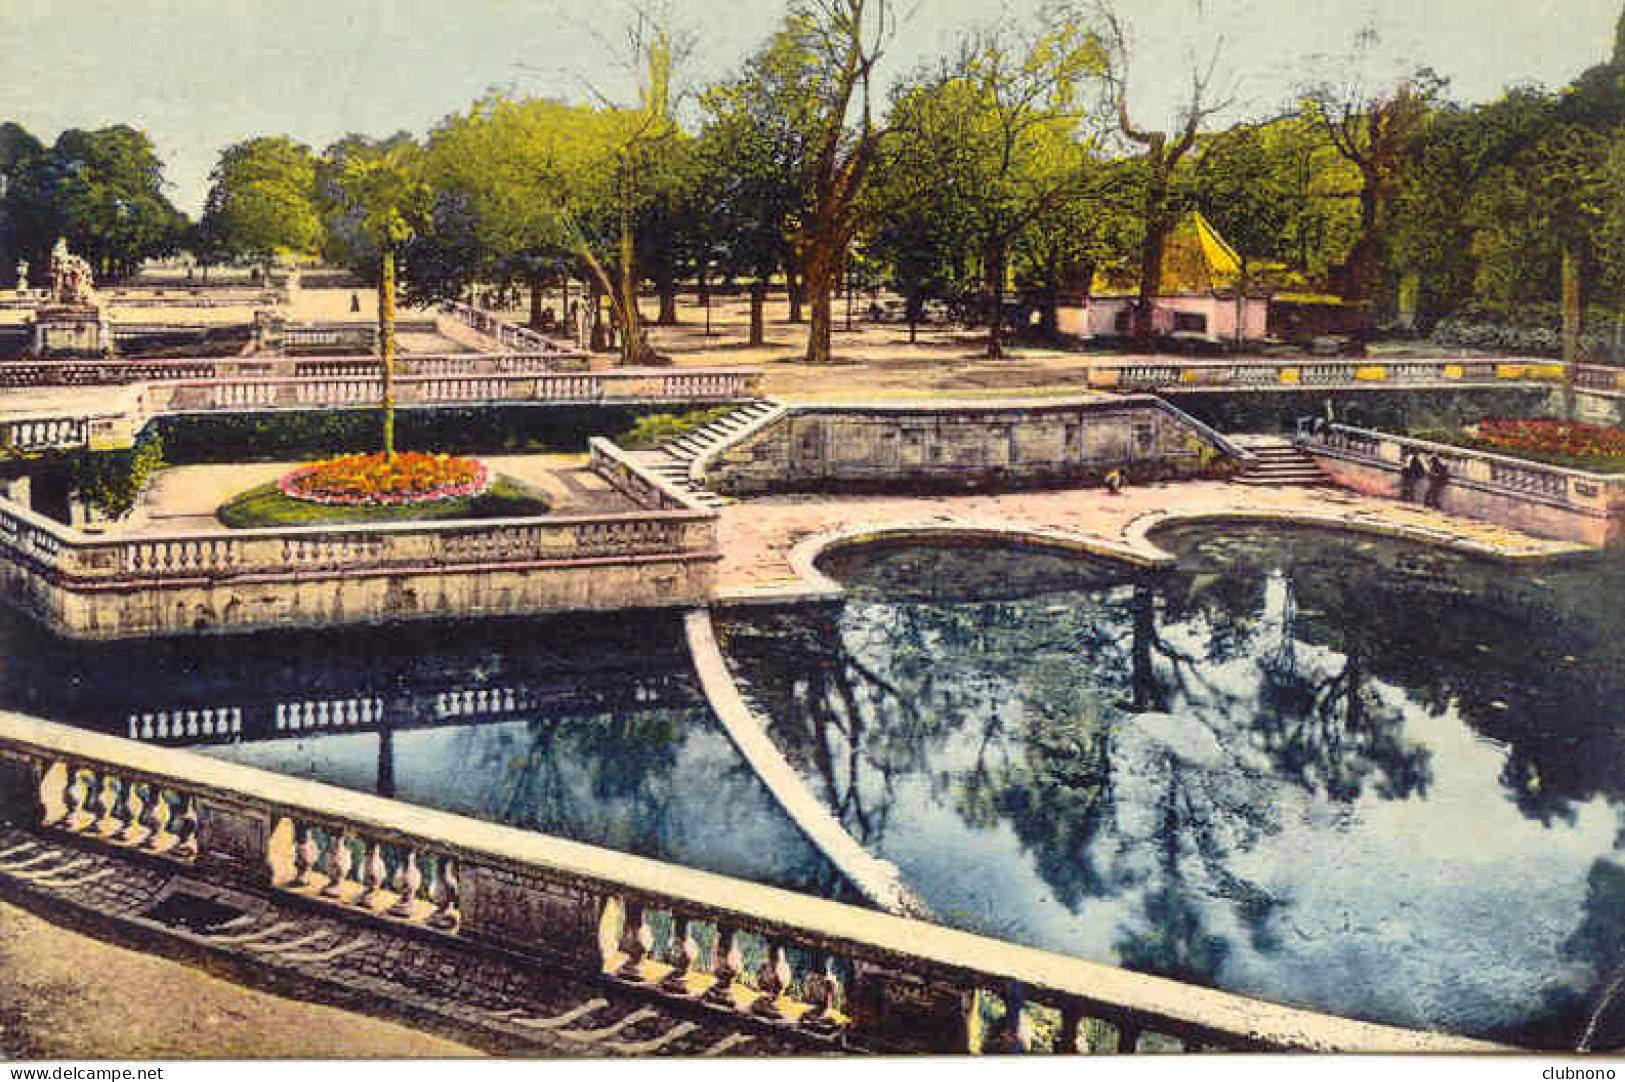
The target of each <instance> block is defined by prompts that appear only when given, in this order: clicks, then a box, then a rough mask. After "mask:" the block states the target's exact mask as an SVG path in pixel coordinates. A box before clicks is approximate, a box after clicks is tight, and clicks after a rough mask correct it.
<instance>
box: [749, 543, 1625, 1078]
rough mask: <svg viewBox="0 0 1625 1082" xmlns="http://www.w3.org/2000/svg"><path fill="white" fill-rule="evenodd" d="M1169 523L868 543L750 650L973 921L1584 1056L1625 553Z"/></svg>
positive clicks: (1622, 666)
mask: <svg viewBox="0 0 1625 1082" xmlns="http://www.w3.org/2000/svg"><path fill="white" fill-rule="evenodd" d="M1156 540H1157V542H1158V544H1160V545H1162V546H1164V547H1166V548H1169V549H1170V550H1172V551H1174V552H1175V553H1177V555H1178V556H1179V565H1178V569H1177V570H1175V571H1172V572H1157V573H1142V572H1131V571H1128V570H1125V569H1123V568H1120V567H1116V566H1110V565H1106V564H1092V563H1088V562H1083V561H1080V560H1078V559H1075V558H1072V557H1065V556H1061V555H1055V554H1046V553H1043V552H1037V551H1033V550H1027V549H1018V548H997V547H995V548H986V547H961V548H952V547H919V546H916V547H895V548H878V549H875V548H871V549H868V550H864V551H856V552H846V553H839V554H835V555H833V556H831V557H829V558H826V560H825V561H824V563H823V564H822V565H821V566H822V567H823V569H824V570H825V571H826V572H828V573H830V574H831V575H833V576H834V577H835V578H837V579H839V580H841V581H842V582H843V583H844V584H846V585H847V587H848V588H849V596H848V600H847V602H846V603H845V605H843V606H838V607H825V608H819V609H817V610H801V611H797V612H794V613H786V612H780V613H775V614H753V615H738V616H732V617H730V618H729V619H728V620H727V621H725V622H724V623H723V624H722V626H721V631H722V635H723V640H724V645H725V649H726V651H727V653H728V656H729V658H730V664H732V665H733V666H734V668H735V671H736V675H737V676H738V677H739V678H740V680H741V683H742V685H743V686H744V687H745V688H746V691H747V694H748V695H749V697H751V698H752V699H753V700H754V702H755V704H756V705H757V707H758V708H759V709H760V711H761V713H762V714H763V715H764V716H765V717H767V718H770V719H772V735H773V737H774V739H775V741H776V742H777V743H778V745H779V746H780V747H781V748H782V749H783V750H784V751H785V753H786V754H787V756H789V757H790V759H791V760H792V762H793V763H794V764H795V765H796V766H797V768H798V769H799V770H800V771H801V772H802V774H803V776H804V777H805V779H806V780H807V782H808V783H809V784H810V785H811V787H812V788H813V790H814V791H815V792H816V793H817V794H818V795H819V796H820V797H821V798H823V799H824V800H825V801H827V802H828V804H829V805H830V806H831V807H832V808H833V809H834V810H835V811H836V812H837V814H839V816H840V817H841V819H842V820H843V822H844V823H845V824H846V826H847V827H848V829H850V830H851V831H852V833H853V834H854V835H855V836H856V837H857V838H858V839H859V840H860V841H862V842H863V843H864V844H865V845H866V846H867V847H868V848H869V849H870V850H871V851H873V852H875V853H877V854H879V855H881V856H884V857H885V858H887V859H889V860H891V861H893V862H894V863H896V864H897V865H898V866H899V868H900V869H901V870H902V872H903V878H904V881H905V882H906V883H907V884H908V885H909V886H911V887H912V888H913V889H914V890H915V891H916V892H917V893H918V894H919V895H920V896H921V897H922V898H923V900H924V901H925V902H926V903H927V904H928V905H929V906H931V907H932V909H933V910H934V911H935V913H936V916H937V918H938V919H940V920H941V921H943V922H944V923H947V924H951V925H955V926H958V927H961V928H965V929H969V930H973V931H977V932H983V933H987V934H991V935H995V936H999V937H1003V938H1007V939H1011V940H1015V941H1018V942H1022V943H1027V944H1031V945H1035V946H1040V947H1045V948H1049V949H1053V950H1057V951H1062V952H1065V953H1067V954H1071V955H1074V956H1077V957H1080V958H1086V959H1092V960H1096V961H1101V962H1108V963H1114V964H1121V965H1125V966H1128V967H1130V968H1133V969H1136V970H1140V971H1144V972H1149V973H1158V974H1164V975H1167V976H1172V977H1176V978H1179V979H1183V980H1188V981H1194V982H1198V983H1201V984H1205V985H1211V986H1216V987H1219V988H1223V989H1226V990H1229V991H1233V992H1237V993H1242V994H1247V995H1253V996H1258V997H1261V998H1264V999H1268V1000H1272V1001H1276V1002H1281V1003H1289V1004H1295V1005H1299V1006H1305V1007H1310V1008H1314V1009H1318V1010H1324V1011H1330V1012H1333V1013H1337V1014H1341V1015H1346V1016H1350V1017H1355V1018H1363V1019H1369V1020H1373V1021H1380V1022H1387V1023H1392V1024H1397V1025H1404V1026H1411V1027H1418V1028H1426V1029H1432V1030H1441V1031H1448V1032H1455V1033H1461V1034H1467V1035H1474V1036H1483V1037H1490V1038H1495V1039H1502V1040H1510V1041H1516V1042H1519V1043H1524V1044H1526V1045H1532V1046H1541V1047H1551V1048H1564V1047H1573V1046H1574V1045H1575V1044H1576V1043H1577V1042H1578V1041H1579V1040H1580V1039H1581V1036H1582V1035H1583V1034H1584V1033H1585V1031H1586V1029H1587V1025H1588V1023H1589V1021H1590V1020H1591V1018H1592V1015H1593V1013H1594V1011H1595V1009H1596V1008H1597V1006H1598V1005H1599V1003H1600V1002H1602V1000H1603V999H1604V998H1606V997H1605V995H1604V990H1605V989H1606V988H1607V987H1608V986H1609V985H1610V984H1612V983H1613V982H1614V981H1615V979H1616V978H1617V977H1618V976H1619V975H1620V973H1621V972H1625V971H1622V970H1621V966H1622V965H1625V647H1622V643H1625V617H1622V615H1621V612H1622V610H1621V607H1620V604H1619V600H1618V599H1619V598H1621V597H1625V564H1622V563H1620V562H1614V563H1608V564H1603V563H1600V562H1598V563H1590V564H1576V565H1570V566H1567V567H1555V566H1543V567H1540V568H1538V569H1535V568H1521V569H1517V568H1509V567H1507V566H1505V565H1495V564H1488V563H1480V562H1476V561H1473V560H1471V559H1468V558H1465V557H1461V556H1456V555H1453V554H1449V553H1445V552H1442V551H1438V550H1434V549H1430V548H1425V547H1421V546H1417V545H1411V544H1406V543H1400V542H1392V541H1387V540H1377V539H1372V538H1367V537H1363V536H1359V535H1349V534H1335V533H1329V532H1318V531H1306V530H1293V531H1283V530H1280V529H1277V528H1273V527H1272V528H1264V527H1249V526H1230V525H1224V526H1210V527H1204V528H1202V529H1180V530H1174V531H1165V532H1163V533H1161V534H1159V535H1158V536H1157V538H1156ZM1615 1007H1616V1008H1617V1007H1618V1004H1615ZM1605 1013H1607V1014H1608V1015H1609V1017H1612V1016H1613V1012H1605ZM1601 1024H1602V1026H1603V1028H1605V1029H1606V1028H1608V1027H1609V1026H1611V1025H1614V1023H1612V1022H1609V1021H1608V1020H1607V1019H1606V1018H1605V1019H1603V1020H1602V1023H1601ZM1603 1036H1605V1034H1602V1033H1598V1034H1594V1035H1593V1037H1594V1039H1595V1041H1596V1043H1598V1044H1601V1043H1602V1040H1601V1038H1602V1037H1603ZM1613 1037H1614V1039H1617V1038H1618V1034H1617V1033H1616V1034H1613Z"/></svg>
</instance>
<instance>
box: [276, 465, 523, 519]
mask: <svg viewBox="0 0 1625 1082" xmlns="http://www.w3.org/2000/svg"><path fill="white" fill-rule="evenodd" d="M490 483H491V474H490V471H488V470H487V469H486V468H485V465H484V463H482V462H480V461H478V460H477V459H472V458H458V457H455V456H452V455H426V454H420V453H416V452H408V453H401V454H396V455H395V457H394V458H392V459H386V458H385V457H384V456H383V455H381V454H375V455H347V456H346V457H344V458H335V459H330V460H328V461H326V462H318V463H316V464H315V465H312V466H301V467H300V468H299V469H297V470H294V471H293V472H292V473H289V474H286V475H284V476H283V478H282V479H281V480H280V481H278V482H277V488H278V489H280V490H281V492H282V494H283V495H284V496H287V497H289V498H291V499H295V500H306V501H309V502H311V503H320V504H327V505H330V506H331V505H340V506H351V507H399V506H403V505H407V504H419V503H432V502H434V501H437V500H452V499H463V498H467V497H470V496H477V495H479V494H480V493H481V492H484V491H485V489H486V487H487V486H488V485H490Z"/></svg>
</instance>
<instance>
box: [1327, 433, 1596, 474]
mask: <svg viewBox="0 0 1625 1082" xmlns="http://www.w3.org/2000/svg"><path fill="white" fill-rule="evenodd" d="M1329 430H1330V431H1336V432H1347V433H1351V434H1354V435H1358V436H1366V437H1369V438H1371V439H1375V440H1379V441H1384V442H1388V443H1397V444H1399V445H1400V446H1401V447H1415V448H1420V449H1421V450H1424V451H1431V452H1434V453H1438V454H1446V455H1450V456H1451V457H1453V458H1477V459H1482V460H1484V461H1486V462H1499V463H1501V464H1503V465H1506V466H1515V467H1517V468H1518V469H1524V470H1532V471H1535V472H1537V473H1555V474H1559V475H1561V476H1563V477H1570V478H1574V479H1576V480H1580V481H1589V482H1592V483H1593V484H1600V485H1619V486H1625V473H1597V472H1594V471H1592V470H1577V469H1574V468H1573V467H1571V466H1558V465H1556V464H1554V463H1550V462H1540V461H1537V460H1536V459H1532V458H1519V457H1518V456H1517V455H1507V454H1501V453H1500V452H1498V451H1481V450H1479V449H1478V448H1476V447H1461V446H1458V445H1457V444H1454V443H1437V442H1435V441H1433V440H1424V439H1419V438H1417V437H1415V436H1402V435H1400V434H1399V433H1397V432H1384V431H1382V430H1381V429H1378V428H1356V427H1354V426H1352V425H1341V424H1333V425H1331V426H1330V429H1329ZM1296 439H1297V441H1298V442H1301V443H1307V444H1309V445H1310V446H1312V447H1314V448H1315V449H1316V450H1324V451H1327V452H1328V453H1331V454H1336V455H1338V456H1340V457H1351V458H1352V457H1357V458H1360V459H1361V460H1368V459H1370V456H1367V455H1359V454H1356V453H1351V452H1349V451H1348V450H1347V449H1346V448H1341V447H1330V446H1327V445H1325V444H1323V443H1321V442H1320V440H1319V439H1318V438H1317V437H1316V436H1315V435H1314V434H1313V433H1306V432H1302V431H1300V432H1299V433H1298V434H1297V437H1296ZM1378 461H1383V462H1384V463H1385V464H1390V465H1392V466H1394V468H1396V469H1398V468H1399V467H1400V466H1401V465H1403V463H1397V462H1396V463H1387V460H1385V459H1382V460H1378ZM1451 480H1452V481H1461V480H1464V479H1463V478H1458V477H1452V478H1451Z"/></svg>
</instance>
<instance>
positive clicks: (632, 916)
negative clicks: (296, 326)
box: [615, 901, 654, 981]
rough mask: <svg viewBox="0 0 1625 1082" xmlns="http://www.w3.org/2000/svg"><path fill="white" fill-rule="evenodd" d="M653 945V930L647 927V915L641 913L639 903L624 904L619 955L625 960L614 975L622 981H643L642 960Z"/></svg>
mask: <svg viewBox="0 0 1625 1082" xmlns="http://www.w3.org/2000/svg"><path fill="white" fill-rule="evenodd" d="M653 944H654V929H652V928H650V927H649V917H648V914H647V913H645V912H644V911H643V905H642V903H639V902H630V901H629V902H627V903H626V922H625V924H624V925H623V926H622V928H621V942H620V949H621V953H622V954H624V955H626V960H625V961H624V962H622V963H621V967H620V969H619V970H617V971H616V973H615V975H616V976H617V977H620V978H621V979H622V980H631V981H640V980H642V979H643V960H644V959H645V958H647V957H648V956H649V948H650V947H651V946H653Z"/></svg>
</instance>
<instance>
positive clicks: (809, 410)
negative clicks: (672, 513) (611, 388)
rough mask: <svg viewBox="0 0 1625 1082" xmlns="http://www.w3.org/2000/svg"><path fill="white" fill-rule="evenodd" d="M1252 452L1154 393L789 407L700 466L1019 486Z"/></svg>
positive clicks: (1226, 461) (724, 472)
mask: <svg viewBox="0 0 1625 1082" xmlns="http://www.w3.org/2000/svg"><path fill="white" fill-rule="evenodd" d="M1245 457H1246V452H1244V451H1242V450H1241V449H1239V448H1237V447H1235V446H1234V445H1232V444H1230V443H1229V442H1228V441H1227V440H1225V438H1224V437H1223V436H1221V435H1219V433H1217V432H1215V431H1213V430H1212V429H1210V428H1208V427H1207V426H1206V425H1203V424H1201V423H1200V422H1198V421H1196V420H1194V419H1193V418H1191V417H1189V416H1186V415H1185V414H1183V413H1181V412H1180V411H1178V410H1176V409H1174V408H1173V407H1171V406H1169V405H1168V404H1167V403H1166V402H1163V401H1162V400H1160V399H1158V398H1155V397H1153V396H1151V395H1133V396H1122V397H1105V396H1102V397H1100V398H1092V399H1087V400H1057V401H1017V402H1011V403H1009V404H1004V403H1000V402H997V401H992V402H989V401H982V402H975V403H940V404H939V403H928V404H909V405H901V404H900V405H850V406H792V407H789V408H788V409H786V410H785V411H784V412H783V413H782V414H779V415H777V416H776V417H774V418H773V419H771V420H770V421H768V422H767V423H766V424H764V425H762V426H761V427H760V428H757V429H755V430H753V431H750V432H747V433H746V434H745V435H744V436H743V438H741V439H740V440H738V441H737V442H735V443H732V444H730V445H727V446H724V447H723V448H721V449H720V450H719V451H718V452H716V453H714V454H713V455H711V456H709V457H707V458H702V459H701V460H699V461H697V462H696V464H695V470H696V471H697V472H698V473H700V474H701V475H702V476H703V478H704V481H705V483H706V484H707V485H709V486H710V487H711V488H714V489H716V490H717V491H719V492H726V493H734V494H748V493H764V492H789V491H823V490H837V489H853V488H857V489H902V488H910V489H919V488H932V487H939V488H940V487H946V488H966V487H985V488H1018V487H1023V486H1029V485H1043V484H1055V483H1063V482H1073V483H1098V482H1099V481H1100V479H1101V478H1102V477H1103V476H1104V475H1105V473H1106V472H1107V471H1109V470H1112V469H1117V468H1123V469H1124V470H1125V472H1127V473H1128V474H1129V475H1130V478H1131V479H1139V478H1145V479H1153V478H1163V477H1191V476H1199V475H1209V474H1223V473H1227V472H1231V471H1233V470H1234V468H1235V467H1236V465H1238V464H1239V460H1241V459H1243V458H1245Z"/></svg>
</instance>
